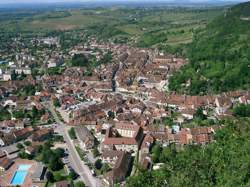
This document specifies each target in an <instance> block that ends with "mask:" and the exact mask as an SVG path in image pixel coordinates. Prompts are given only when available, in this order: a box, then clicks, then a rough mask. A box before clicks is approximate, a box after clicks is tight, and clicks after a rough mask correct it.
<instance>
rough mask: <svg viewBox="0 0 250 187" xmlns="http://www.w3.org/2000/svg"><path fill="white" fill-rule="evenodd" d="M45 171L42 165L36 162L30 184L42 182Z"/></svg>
mask: <svg viewBox="0 0 250 187" xmlns="http://www.w3.org/2000/svg"><path fill="white" fill-rule="evenodd" d="M46 170H47V168H46V167H45V166H44V164H43V163H41V162H38V163H37V165H36V168H35V171H34V173H33V174H32V176H31V179H32V182H34V183H40V182H44V180H45V174H46Z"/></svg>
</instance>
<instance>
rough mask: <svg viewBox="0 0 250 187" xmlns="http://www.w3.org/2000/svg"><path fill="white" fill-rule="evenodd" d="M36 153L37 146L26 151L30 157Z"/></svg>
mask: <svg viewBox="0 0 250 187" xmlns="http://www.w3.org/2000/svg"><path fill="white" fill-rule="evenodd" d="M35 152H36V147H35V146H29V147H27V148H26V149H25V153H27V154H29V155H34V154H35Z"/></svg>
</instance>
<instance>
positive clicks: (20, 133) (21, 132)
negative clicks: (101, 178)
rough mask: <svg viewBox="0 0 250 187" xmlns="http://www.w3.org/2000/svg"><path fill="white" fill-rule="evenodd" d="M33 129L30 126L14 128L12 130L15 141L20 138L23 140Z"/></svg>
mask: <svg viewBox="0 0 250 187" xmlns="http://www.w3.org/2000/svg"><path fill="white" fill-rule="evenodd" d="M32 131H33V129H32V128H31V127H26V128H23V129H20V130H16V131H14V132H13V134H14V136H15V138H16V141H20V140H25V139H26V138H28V137H29V136H30V135H31V133H32Z"/></svg>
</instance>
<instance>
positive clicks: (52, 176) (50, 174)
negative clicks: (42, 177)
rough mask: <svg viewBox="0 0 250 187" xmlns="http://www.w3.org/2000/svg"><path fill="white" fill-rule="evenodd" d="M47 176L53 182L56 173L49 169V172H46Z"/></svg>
mask: <svg viewBox="0 0 250 187" xmlns="http://www.w3.org/2000/svg"><path fill="white" fill-rule="evenodd" d="M46 178H47V180H48V181H49V182H51V183H53V182H54V175H53V173H52V172H51V171H48V172H47V173H46Z"/></svg>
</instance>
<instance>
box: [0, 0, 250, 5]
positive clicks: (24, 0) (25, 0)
mask: <svg viewBox="0 0 250 187" xmlns="http://www.w3.org/2000/svg"><path fill="white" fill-rule="evenodd" d="M95 1H100V2H105V1H114V2H116V1H118V2H119V1H132V2H156V1H161V2H163V1H166V2H179V1H180V0H0V4H1V3H2V4H7V3H55V2H63V3H64V2H65V3H70V2H95ZM183 1H184V2H186V1H185V0H183ZM189 1H191V2H193V3H195V2H197V3H202V2H209V1H211V2H216V1H219V2H223V1H224V2H244V1H247V0H189Z"/></svg>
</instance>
